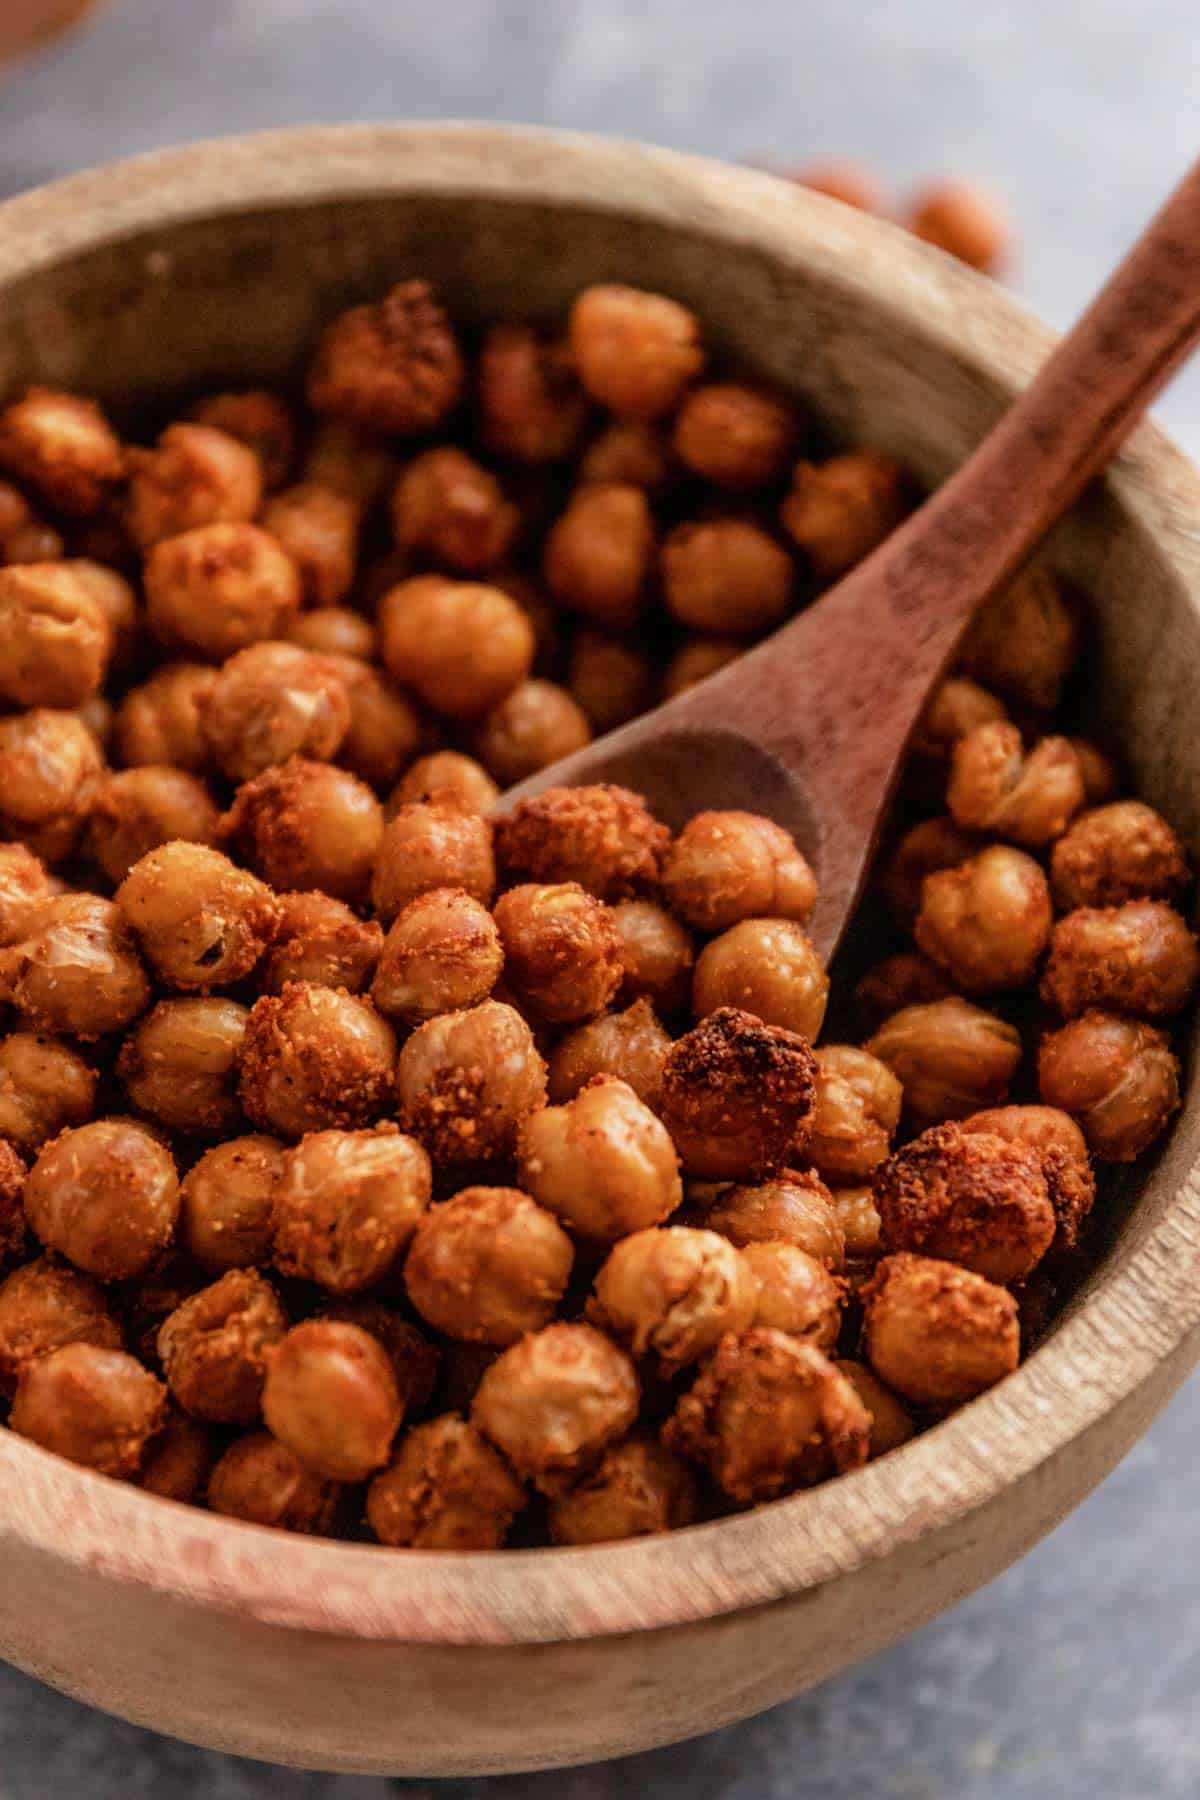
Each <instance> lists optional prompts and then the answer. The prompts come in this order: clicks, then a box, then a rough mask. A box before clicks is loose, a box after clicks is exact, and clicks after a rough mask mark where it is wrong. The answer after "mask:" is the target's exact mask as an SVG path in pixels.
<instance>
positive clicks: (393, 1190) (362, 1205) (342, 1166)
mask: <svg viewBox="0 0 1200 1800" xmlns="http://www.w3.org/2000/svg"><path fill="white" fill-rule="evenodd" d="M432 1186H433V1174H432V1170H431V1168H430V1164H429V1158H428V1156H426V1154H425V1152H424V1150H423V1149H422V1148H421V1146H420V1144H418V1143H416V1142H414V1140H413V1139H412V1138H410V1137H404V1136H403V1135H402V1133H400V1132H399V1131H397V1130H396V1127H395V1126H394V1125H380V1126H377V1127H376V1128H375V1129H374V1130H369V1131H311V1132H309V1133H307V1135H306V1136H304V1137H303V1138H301V1140H300V1142H299V1143H298V1144H297V1145H295V1146H294V1147H293V1148H292V1149H290V1150H288V1151H287V1152H286V1153H285V1155H284V1159H283V1170H282V1173H281V1176H280V1179H279V1182H278V1184H277V1186H276V1189H275V1200H274V1211H273V1232H274V1251H275V1266H276V1268H278V1269H280V1270H281V1271H282V1272H283V1274H285V1275H297V1276H300V1277H301V1278H302V1279H303V1280H305V1281H315V1282H316V1283H317V1284H318V1286H320V1287H323V1288H326V1289H327V1290H328V1291H329V1292H330V1293H331V1294H361V1293H362V1292H364V1291H365V1290H366V1289H367V1288H371V1287H377V1286H378V1285H379V1283H380V1282H381V1281H383V1280H384V1279H385V1278H386V1277H387V1276H388V1275H389V1274H390V1273H391V1272H392V1270H393V1269H395V1268H397V1267H398V1265H399V1263H400V1260H401V1258H402V1256H403V1254H404V1252H405V1250H406V1249H407V1247H408V1245H409V1243H410V1241H411V1239H412V1235H413V1233H414V1232H415V1231H416V1229H417V1226H418V1225H419V1223H420V1221H421V1216H422V1214H423V1213H424V1211H425V1208H426V1207H427V1206H428V1204H429V1196H430V1193H431V1191H432Z"/></svg>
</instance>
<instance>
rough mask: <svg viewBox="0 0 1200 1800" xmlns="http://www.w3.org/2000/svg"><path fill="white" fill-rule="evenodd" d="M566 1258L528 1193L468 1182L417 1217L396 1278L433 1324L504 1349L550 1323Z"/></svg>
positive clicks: (567, 1267) (558, 1231)
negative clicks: (400, 1277)
mask: <svg viewBox="0 0 1200 1800" xmlns="http://www.w3.org/2000/svg"><path fill="white" fill-rule="evenodd" d="M573 1261H574V1250H573V1249H572V1246H571V1240H570V1238H569V1237H568V1236H567V1234H566V1232H565V1231H564V1230H563V1229H562V1227H561V1226H560V1225H559V1223H558V1221H557V1219H555V1217H554V1216H553V1214H552V1213H550V1212H547V1211H546V1209H545V1208H544V1207H541V1206H539V1205H538V1204H537V1202H536V1201H535V1200H532V1199H531V1198H530V1196H529V1195H528V1194H525V1193H522V1192H521V1191H520V1189H519V1188H507V1187H469V1188H463V1190H462V1191H461V1193H458V1194H455V1196H454V1197H453V1199H451V1200H446V1201H444V1202H443V1203H442V1205H440V1206H435V1207H434V1208H433V1210H432V1211H431V1212H428V1213H426V1214H425V1216H424V1218H423V1219H422V1220H421V1221H420V1223H419V1224H418V1226H417V1230H416V1235H415V1237H414V1238H413V1242H412V1248H411V1249H410V1250H409V1253H408V1259H407V1261H406V1262H405V1265H404V1280H405V1284H406V1286H407V1288H408V1297H409V1299H410V1300H411V1301H412V1303H413V1305H414V1306H415V1307H416V1309H417V1311H418V1312H419V1313H420V1315H421V1317H422V1318H423V1319H425V1320H426V1321H427V1323H429V1324H430V1325H432V1326H433V1327H434V1329H435V1330H437V1331H441V1332H444V1333H445V1335H446V1336H447V1337H450V1338H457V1339H460V1340H462V1341H464V1342H467V1343H480V1344H494V1345H497V1346H499V1347H500V1348H506V1347H507V1346H508V1345H509V1344H515V1343H516V1341H517V1339H518V1338H521V1337H524V1335H525V1333H526V1332H527V1331H540V1330H541V1328H542V1326H543V1325H548V1324H549V1323H550V1321H551V1319H553V1317H554V1314H555V1312H556V1310H557V1308H558V1305H559V1302H560V1301H561V1300H562V1297H563V1293H564V1291H565V1289H566V1285H567V1281H568V1279H569V1277H570V1274H571V1264H572V1262H573Z"/></svg>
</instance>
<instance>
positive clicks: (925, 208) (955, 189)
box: [908, 181, 1012, 275]
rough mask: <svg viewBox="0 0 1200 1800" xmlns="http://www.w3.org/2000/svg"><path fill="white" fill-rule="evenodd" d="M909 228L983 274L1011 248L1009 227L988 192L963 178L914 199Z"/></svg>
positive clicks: (1002, 260)
mask: <svg viewBox="0 0 1200 1800" xmlns="http://www.w3.org/2000/svg"><path fill="white" fill-rule="evenodd" d="M908 229H909V230H910V231H911V232H912V233H913V234H914V235H915V236H916V237H919V238H924V240H925V242H926V243H927V244H933V245H934V247H935V248H936V249H938V250H944V251H945V252H946V253H947V255H949V256H954V257H957V258H958V260H959V262H964V263H967V264H968V265H969V267H971V268H972V269H981V270H982V271H983V273H984V274H985V275H990V274H994V273H995V271H996V270H997V269H998V268H999V267H1000V265H1001V264H1002V263H1003V262H1004V261H1005V260H1006V258H1007V256H1008V254H1009V251H1010V249H1011V247H1012V229H1011V227H1010V225H1009V223H1008V220H1007V219H1006V218H1005V217H1004V215H1003V213H1002V212H1001V210H1000V208H999V206H998V205H997V203H996V201H995V200H994V199H993V198H992V196H991V195H990V194H986V193H984V192H983V191H982V190H981V189H980V188H977V187H974V186H972V185H971V184H969V183H968V182H965V181H943V182H940V183H938V185H937V186H936V187H931V188H926V190H925V192H924V193H922V194H919V195H918V196H917V198H916V200H915V201H914V202H913V207H912V212H911V214H910V216H909V219H908Z"/></svg>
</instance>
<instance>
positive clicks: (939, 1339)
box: [862, 1253, 1020, 1406]
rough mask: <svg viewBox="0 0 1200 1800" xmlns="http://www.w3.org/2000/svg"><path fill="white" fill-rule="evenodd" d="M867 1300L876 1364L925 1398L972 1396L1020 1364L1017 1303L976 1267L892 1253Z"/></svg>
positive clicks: (890, 1381)
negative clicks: (976, 1270)
mask: <svg viewBox="0 0 1200 1800" xmlns="http://www.w3.org/2000/svg"><path fill="white" fill-rule="evenodd" d="M862 1301H863V1308H864V1314H865V1319H864V1327H863V1344H864V1350H865V1353H866V1359H867V1362H868V1364H869V1365H870V1367H871V1370H872V1372H873V1373H874V1374H876V1375H878V1376H879V1378H880V1380H881V1381H883V1382H885V1383H886V1384H887V1386H888V1387H889V1388H894V1389H895V1391H896V1393H898V1394H900V1395H901V1396H902V1397H903V1398H904V1399H906V1400H912V1401H915V1403H916V1404H917V1405H918V1406H956V1405H959V1404H960V1403H961V1402H962V1401H964V1400H972V1399H974V1397H975V1396H976V1394H981V1393H983V1391H984V1390H985V1388H989V1387H993V1386H994V1385H995V1384H996V1382H997V1381H999V1380H1000V1379H1001V1378H1002V1377H1003V1376H1005V1375H1011V1374H1012V1372H1013V1370H1014V1369H1015V1368H1016V1366H1017V1361H1018V1358H1019V1354H1020V1331H1019V1327H1018V1323H1017V1303H1016V1301H1015V1300H1014V1299H1013V1297H1012V1295H1011V1294H1010V1293H1009V1292H1008V1290H1007V1288H1002V1287H998V1286H997V1285H996V1283H995V1282H994V1281H988V1280H987V1279H986V1277H984V1276H983V1275H977V1274H975V1272H974V1271H973V1270H971V1269H960V1268H958V1267H957V1266H956V1264H954V1263H948V1262H938V1261H936V1260H935V1259H934V1258H932V1257H928V1256H911V1255H907V1254H904V1253H901V1254H899V1255H896V1256H886V1257H884V1259H883V1261H882V1262H881V1263H880V1264H879V1267H878V1269H877V1270H876V1272H875V1274H874V1276H873V1277H872V1279H871V1280H870V1281H869V1282H868V1284H867V1286H866V1287H865V1288H864V1289H863V1292H862Z"/></svg>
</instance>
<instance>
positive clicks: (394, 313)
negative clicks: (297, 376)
mask: <svg viewBox="0 0 1200 1800" xmlns="http://www.w3.org/2000/svg"><path fill="white" fill-rule="evenodd" d="M465 379H466V370H465V368H464V365H463V358H462V352H461V350H460V349H459V346H458V340H457V338H456V337H455V334H454V328H453V326H452V325H451V323H450V320H449V319H448V318H447V316H446V313H445V311H444V309H443V308H442V306H441V304H440V303H439V301H438V299H437V296H436V295H435V293H434V291H433V289H432V288H431V287H430V285H429V283H428V282H427V281H402V282H399V283H398V284H397V285H396V286H395V287H394V288H392V289H391V291H390V293H388V294H385V296H384V298H383V299H382V300H380V301H379V302H378V303H377V304H376V305H374V306H352V307H351V308H350V309H349V311H348V312H344V313H340V314H339V315H338V317H337V318H336V319H335V320H334V321H333V323H332V324H331V325H329V326H327V327H326V329H325V331H324V332H323V333H322V336H321V339H320V341H319V343H318V345H317V351H316V355H315V356H314V358H313V362H312V367H311V368H310V370H309V373H308V403H309V405H310V406H311V407H312V408H313V410H314V411H315V412H319V413H331V414H332V415H333V417H334V418H336V419H340V420H344V421H345V422H346V423H347V424H349V425H355V426H358V427H359V428H361V429H362V430H365V431H382V432H388V433H395V434H397V435H402V436H408V435H411V434H413V433H415V432H424V431H432V430H433V429H434V427H435V426H437V425H440V424H441V422H442V420H443V419H444V418H445V417H446V416H447V414H448V413H450V412H452V411H453V410H454V408H455V407H456V406H457V404H458V401H459V398H460V396H461V394H462V390H463V385H464V382H465Z"/></svg>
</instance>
